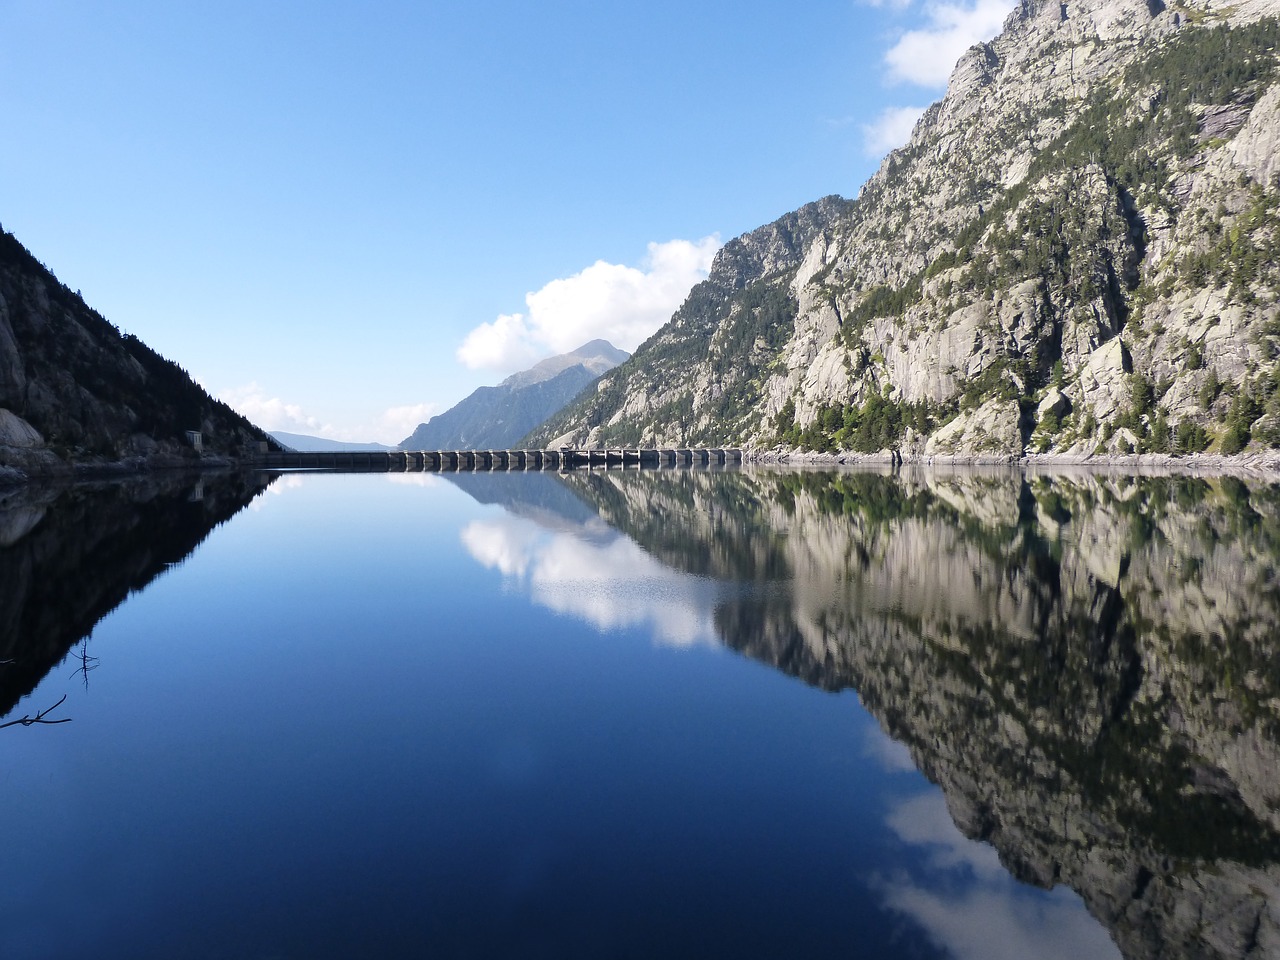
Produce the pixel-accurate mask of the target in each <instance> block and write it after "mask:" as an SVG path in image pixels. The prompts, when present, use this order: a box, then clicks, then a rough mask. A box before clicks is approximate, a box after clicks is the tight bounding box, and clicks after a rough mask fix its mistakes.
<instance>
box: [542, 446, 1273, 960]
mask: <svg viewBox="0 0 1280 960" xmlns="http://www.w3.org/2000/svg"><path fill="white" fill-rule="evenodd" d="M562 479H563V480H564V482H566V483H568V484H570V485H571V486H572V487H573V488H574V489H575V490H577V491H578V492H579V494H580V495H581V496H582V497H583V498H584V499H585V500H587V501H588V502H590V503H593V504H594V505H596V507H597V509H599V511H600V514H601V516H602V517H604V518H605V519H606V520H608V521H609V522H610V523H611V524H612V525H614V526H616V527H618V528H619V529H620V530H622V531H624V532H626V533H627V534H628V535H630V536H631V537H632V538H633V539H635V541H636V542H637V543H639V544H640V545H641V546H642V547H644V548H645V550H646V551H647V552H649V553H651V554H652V555H653V556H655V557H657V558H658V559H660V560H661V561H663V562H664V563H666V564H669V565H671V566H674V567H676V568H678V569H681V570H684V571H687V572H689V573H693V574H696V575H698V576H700V577H713V578H716V579H720V580H725V581H728V582H750V583H755V584H758V585H765V586H767V588H766V589H753V590H751V591H748V592H745V593H743V594H741V595H742V596H748V597H757V598H761V597H763V598H767V599H755V600H742V601H737V600H730V601H727V602H724V603H723V604H721V605H720V606H719V607H718V608H717V610H716V630H717V632H718V634H719V635H720V638H721V639H722V641H723V642H724V643H725V644H726V645H728V646H730V647H732V648H733V649H736V650H738V651H741V652H742V653H744V654H746V655H748V656H751V657H753V658H756V659H758V660H761V661H763V662H766V663H769V664H772V665H774V666H776V667H777V668H779V669H781V670H783V671H785V672H787V673H789V674H792V675H794V676H797V677H799V678H801V679H803V680H805V681H806V682H809V683H812V684H815V685H817V686H820V687H822V688H824V689H832V690H834V689H844V688H852V689H855V690H856V691H857V692H858V695H859V697H860V699H861V700H862V702H863V704H864V705H865V706H866V707H867V708H868V709H869V710H870V711H871V712H872V713H873V714H874V715H875V716H877V717H878V718H879V720H880V722H881V724H882V725H883V727H884V728H885V730H886V731H887V732H888V733H889V734H890V735H891V736H893V737H894V738H895V739H897V740H899V741H901V742H902V743H904V744H906V746H907V747H908V748H909V749H910V751H911V754H912V757H913V759H914V761H915V762H916V764H917V766H919V768H920V769H921V770H922V771H923V772H924V773H925V774H926V775H927V776H929V777H930V779H932V780H934V781H935V782H936V783H938V784H939V785H940V786H941V787H942V789H943V791H944V793H945V795H946V797H947V803H948V807H949V809H950V812H951V814H952V817H953V818H954V820H955V821H956V823H957V825H958V826H959V827H960V828H961V830H962V831H963V832H964V833H966V834H967V835H968V836H970V837H972V838H974V839H981V840H986V841H989V842H990V843H991V844H992V845H994V847H995V848H996V850H997V851H998V852H999V854H1000V857H1001V860H1002V862H1003V863H1004V864H1005V866H1006V867H1008V868H1009V869H1010V870H1011V871H1012V872H1013V873H1014V874H1015V875H1016V876H1018V877H1019V878H1020V879H1023V880H1026V881H1028V882H1031V883H1035V884H1038V885H1042V886H1053V885H1056V884H1067V885H1069V886H1071V887H1072V888H1074V889H1075V890H1077V891H1078V892H1079V893H1080V894H1081V896H1082V897H1083V898H1084V900H1085V903H1086V904H1087V906H1088V908H1089V910H1090V912H1092V913H1093V914H1094V915H1095V916H1096V917H1097V918H1098V919H1099V920H1101V921H1102V922H1103V923H1104V924H1105V925H1106V927H1107V928H1108V930H1109V931H1110V933H1111V935H1112V937H1113V938H1114V940H1115V942H1116V943H1117V945H1118V946H1119V947H1120V948H1121V950H1122V952H1123V953H1124V955H1125V956H1126V957H1130V958H1139V957H1141V958H1148V957H1150V958H1155V957H1197V958H1198V957H1218V958H1227V957H1231V958H1241V957H1267V956H1276V955H1278V954H1280V671H1277V668H1276V665H1275V663H1274V657H1273V655H1272V648H1273V641H1274V638H1275V636H1276V633H1277V630H1278V629H1280V581H1278V580H1277V574H1276V570H1277V558H1278V557H1280V491H1278V490H1277V488H1276V487H1274V486H1265V485H1255V486H1252V487H1250V486H1249V485H1246V484H1245V483H1243V482H1241V481H1238V480H1234V479H1231V478H1225V479H1215V480H1211V481H1206V480H1202V479H1198V478H1187V477H1179V478H1155V479H1152V478H1145V479H1144V478H1135V477H1130V476H1126V477H1106V476H1080V477H1054V478H1048V477H1037V476H1034V475H1025V474H1023V473H1021V472H1016V471H1015V472H999V473H997V472H992V473H990V474H988V475H986V476H973V475H955V474H946V473H937V472H923V471H921V472H914V473H906V474H903V475H901V476H880V475H874V474H865V473H853V474H850V473H842V474H836V475H828V474H822V473H805V474H794V473H793V474H774V473H770V472H767V471H766V472H759V473H755V472H743V473H736V474H735V473H731V474H722V475H711V474H706V473H701V474H700V473H693V472H681V473H677V474H669V473H656V472H655V473H627V474H623V473H621V472H614V473H606V474H601V473H596V474H593V475H588V474H571V475H568V476H566V477H564V478H562ZM940 584H945V585H946V588H945V589H939V585H940ZM730 593H731V594H732V593H733V591H730Z"/></svg>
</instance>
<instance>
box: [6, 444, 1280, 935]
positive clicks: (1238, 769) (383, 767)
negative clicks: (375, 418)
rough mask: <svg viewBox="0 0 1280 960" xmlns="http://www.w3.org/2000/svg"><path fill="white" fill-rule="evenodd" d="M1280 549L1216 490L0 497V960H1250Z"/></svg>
mask: <svg viewBox="0 0 1280 960" xmlns="http://www.w3.org/2000/svg"><path fill="white" fill-rule="evenodd" d="M1278 557H1280V487H1277V486H1273V485H1268V484H1264V483H1256V482H1245V481H1241V480H1238V479H1234V478H1210V479H1201V478H1194V477H1172V478H1137V477H1127V476H1101V475H1089V474H1083V473H1080V474H1072V475H1060V476H1035V475H1028V474H1024V473H1022V472H1018V471H1013V470H993V471H985V472H928V471H920V470H906V471H900V472H898V473H895V474H888V473H883V474H882V473H875V472H856V471H844V472H824V471H817V470H781V469H779V470H766V469H751V468H743V469H741V470H737V469H733V470H706V469H702V470H683V469H682V470H643V471H641V470H633V469H632V470H625V471H624V470H608V471H604V470H595V471H585V470H579V471H572V472H568V473H564V474H555V473H551V472H546V473H528V474H524V473H492V474H489V473H474V474H468V473H458V474H362V475H337V474H313V473H307V474H303V473H293V474H284V475H280V476H268V475H246V476H229V477H223V478H215V477H205V478H203V479H199V478H181V477H172V478H155V479H149V480H137V481H132V482H128V483H120V484H100V485H93V486H77V487H69V488H60V489H54V488H27V489H21V490H16V491H14V490H11V491H7V492H5V493H4V495H3V496H0V661H3V662H0V709H3V710H5V711H6V713H5V715H4V717H3V718H2V720H0V722H4V723H7V724H10V725H9V726H6V727H4V728H2V729H0V777H2V780H0V825H2V826H0V844H2V845H3V849H4V851H5V858H4V876H5V879H4V896H3V897H2V898H0V956H3V957H6V958H72V957H94V958H117V957H119V958H125V957H128V958H150V957H156V958H159V957H164V958H294V957H297V958H316V957H335V958H336V957H343V958H347V957H375V956H377V957H386V956H423V957H555V958H567V957H637V958H639V957H685V956H687V957H734V958H754V957H782V956H794V957H806V958H817V957H872V958H874V957H895V958H897V957H904V958H916V957H918V958H934V957H955V958H964V960H968V958H974V960H977V958H1001V957H1008V958H1015V957H1016V958H1023V960H1027V958H1032V960H1034V958H1069V957H1090V958H1093V957H1121V956H1123V957H1130V958H1133V957H1184V956H1185V957H1260V956H1275V955H1277V954H1280V658H1278V657H1277V656H1276V652H1277V644H1278V643H1280V637H1278V631H1277V624H1278V623H1280V573H1278V572H1277V571H1278V570H1280V564H1278V563H1277V559H1278ZM64 697H65V699H62V698H64ZM37 717H38V718H39V719H40V720H41V721H42V722H38V723H32V724H30V725H23V724H21V723H14V721H17V720H20V719H22V718H26V719H27V720H32V719H35V718H37ZM58 720H67V721H68V722H62V723H57V722H53V721H58Z"/></svg>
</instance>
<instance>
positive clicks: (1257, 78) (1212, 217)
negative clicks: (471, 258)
mask: <svg viewBox="0 0 1280 960" xmlns="http://www.w3.org/2000/svg"><path fill="white" fill-rule="evenodd" d="M1277 15H1280V0H1248V2H1245V3H1241V4H1238V5H1236V6H1234V7H1221V8H1219V7H1218V6H1217V5H1216V4H1210V3H1208V2H1204V0H1187V2H1185V3H1180V4H1178V5H1174V6H1169V7H1165V6H1164V5H1163V4H1162V3H1161V2H1160V0H1150V2H1146V0H1077V2H1067V3H1061V2H1058V0H1053V2H1042V0H1027V2H1024V3H1022V4H1021V5H1020V6H1019V7H1018V8H1017V9H1015V10H1014V11H1013V12H1012V13H1011V14H1010V16H1009V18H1008V20H1007V21H1006V23H1005V27H1004V31H1003V32H1002V33H1001V35H1000V36H999V37H997V38H996V39H995V40H993V41H992V42H990V43H986V44H980V45H978V46H975V47H973V48H972V49H970V50H969V51H968V52H967V53H966V54H965V55H964V57H962V58H961V60H960V62H959V63H958V64H957V66H956V69H955V72H954V73H953V75H952V77H951V81H950V84H949V87H948V90H947V94H946V96H945V97H944V98H943V99H942V100H941V101H940V102H939V103H937V104H935V105H934V106H933V107H931V108H930V109H929V110H928V111H927V112H926V113H925V115H924V116H923V117H922V119H921V120H920V122H919V123H918V124H917V126H916V129H915V131H914V133H913V135H912V137H911V140H910V142H909V143H908V144H907V146H905V147H904V148H902V149H900V150H897V151H894V152H893V153H892V154H890V155H889V157H888V158H886V160H885V162H884V163H883V165H882V166H881V168H880V170H879V171H878V172H877V173H876V174H875V176H873V177H872V178H871V179H870V180H869V181H868V182H867V184H866V185H865V186H864V187H863V189H862V191H861V193H860V195H859V197H858V199H857V200H855V201H853V202H851V203H848V202H843V201H839V200H837V199H830V200H827V201H823V202H822V203H821V204H819V205H816V206H815V207H813V208H806V210H807V211H809V217H810V219H811V220H815V221H816V222H814V223H813V224H812V228H811V229H810V230H809V231H808V232H807V233H806V234H803V235H797V236H796V237H795V241H796V245H795V248H794V249H791V250H789V251H788V255H787V256H785V257H778V258H774V259H772V260H768V261H766V262H760V263H758V264H756V265H754V266H747V267H746V269H744V264H742V263H741V262H739V261H740V258H739V257H738V256H737V251H738V250H740V249H741V248H744V247H745V248H748V249H752V248H755V247H757V246H759V245H760V244H761V243H762V242H763V241H764V238H765V237H767V236H768V235H769V234H770V233H771V232H777V231H780V230H785V229H786V228H787V225H788V224H790V223H792V222H793V221H794V220H795V218H797V217H799V216H801V214H803V211H802V212H801V214H792V215H790V216H789V217H784V218H783V219H782V220H780V221H778V223H776V224H774V225H771V226H770V227H766V228H764V229H763V230H761V231H756V232H755V233H753V234H749V235H747V236H745V237H743V238H740V239H739V240H738V241H734V242H733V243H731V244H729V245H727V246H726V248H725V250H724V251H722V253H721V255H720V257H719V258H718V259H717V261H716V263H715V265H714V266H713V268H712V271H711V276H710V277H709V278H708V280H707V281H705V282H704V283H703V284H701V285H700V286H699V287H696V288H695V289H694V291H693V292H692V293H691V295H690V297H689V299H688V301H687V302H686V303H685V304H684V306H682V307H681V309H680V311H679V312H678V313H677V314H676V315H675V317H673V319H672V321H671V322H670V323H669V324H668V325H667V326H666V327H664V328H663V330H661V331H660V332H659V333H658V334H657V335H656V336H655V337H654V338H652V339H651V340H650V341H649V342H648V343H646V344H645V345H643V346H642V347H641V348H640V350H638V351H637V353H636V356H635V357H634V358H633V359H632V361H631V362H630V363H629V364H627V365H626V366H624V367H623V368H622V369H621V370H620V371H619V373H618V374H615V375H614V376H613V377H611V378H610V382H609V383H608V385H607V387H606V386H604V385H602V389H601V390H600V391H599V392H598V393H597V395H596V396H594V397H591V398H587V399H584V400H582V401H580V402H579V403H578V404H576V405H574V407H572V408H570V409H569V410H567V411H566V412H565V415H564V416H562V417H560V418H557V419H556V420H554V421H553V422H552V423H550V424H548V427H547V429H546V430H544V431H543V432H542V434H541V435H540V436H539V439H540V440H544V441H547V442H550V441H552V440H557V441H568V442H573V443H579V444H595V443H617V442H654V443H682V442H689V443H697V442H708V443H742V444H752V445H757V446H770V445H773V444H775V443H781V444H784V445H786V446H790V447H805V448H808V449H816V450H857V451H866V452H870V451H876V450H881V449H883V448H895V449H898V450H900V451H902V452H903V453H904V454H907V455H920V456H924V455H944V456H945V455H951V454H957V455H964V456H974V455H983V456H991V457H997V458H1004V457H1012V456H1020V455H1022V454H1023V453H1025V452H1028V451H1033V452H1054V453H1072V454H1076V455H1088V454H1092V453H1095V452H1105V451H1127V450H1143V451H1171V452H1194V451H1199V450H1203V449H1206V448H1210V449H1213V450H1215V451H1220V452H1224V453H1235V452H1239V451H1240V450H1242V449H1245V448H1248V447H1250V446H1252V447H1254V448H1258V447H1264V446H1274V445H1277V444H1280V365H1278V364H1277V356H1278V355H1280V306H1278V299H1280V295H1278V291H1280V161H1278V160H1277V159H1276V157H1277V155H1278V150H1277V148H1278V147H1280V85H1277V84H1276V83H1275V80H1276V78H1277V75H1278V74H1277V40H1278V39H1280V25H1278V24H1277V21H1276V19H1275V18H1276V16H1277ZM673 355H675V356H678V358H679V360H680V370H679V375H678V376H675V375H674V374H675V370H674V369H672V365H671V364H670V363H669V358H670V357H671V356H673Z"/></svg>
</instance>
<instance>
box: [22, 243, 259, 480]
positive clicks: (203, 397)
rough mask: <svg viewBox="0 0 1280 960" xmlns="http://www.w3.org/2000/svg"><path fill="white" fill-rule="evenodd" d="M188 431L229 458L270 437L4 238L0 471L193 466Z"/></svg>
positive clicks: (208, 449) (26, 472) (28, 472)
mask: <svg viewBox="0 0 1280 960" xmlns="http://www.w3.org/2000/svg"><path fill="white" fill-rule="evenodd" d="M189 430H190V431H200V432H201V433H202V439H203V444H204V450H205V452H206V453H211V454H217V455H222V456H234V455H237V454H240V453H242V452H246V451H248V450H249V449H250V448H251V447H252V445H253V444H254V443H256V442H257V441H259V440H265V439H267V437H266V434H265V433H263V432H262V431H260V430H259V429H258V428H256V427H255V426H254V425H253V424H251V423H250V422H249V421H248V420H246V419H245V418H244V417H242V416H240V415H239V414H237V413H236V412H235V411H233V410H232V409H231V408H230V407H228V406H227V405H226V404H224V403H222V402H221V401H218V400H214V399H213V398H212V397H210V396H209V395H208V393H206V392H205V390H204V389H203V388H202V387H200V386H199V385H198V384H196V383H195V382H194V381H193V380H192V379H191V378H190V377H189V376H188V375H187V374H186V372H185V371H184V370H182V368H181V367H179V366H178V365H177V364H175V363H172V362H171V361H169V360H166V359H164V358H163V357H161V356H160V355H159V354H157V353H156V352H155V351H154V350H152V349H151V348H149V347H148V346H147V345H146V344H144V343H142V341H140V340H138V339H137V338H136V337H133V336H130V335H128V334H122V333H121V332H120V331H119V330H118V329H117V328H116V327H115V326H114V325H113V324H111V323H109V322H107V321H106V320H105V319H103V318H102V316H100V315H99V314H98V313H97V312H96V311H94V310H92V309H90V308H89V307H88V306H87V305H86V304H85V302H84V301H83V300H82V299H81V298H80V296H79V294H76V293H73V292H72V291H71V290H69V289H68V288H67V287H66V286H64V285H63V284H62V283H60V282H59V281H58V279H57V278H56V277H54V275H53V274H52V273H50V272H49V270H48V269H47V268H45V267H44V266H43V265H42V264H40V263H39V261H37V260H36V259H35V258H34V257H33V256H32V255H31V254H30V253H28V252H27V250H26V249H25V248H24V247H23V246H22V245H21V244H20V243H19V242H18V241H17V240H15V239H14V238H13V236H12V235H10V234H7V233H5V234H0V474H3V476H5V477H8V478H11V479H13V478H20V477H21V476H23V475H31V474H35V475H38V474H48V473H58V472H64V471H66V470H68V469H69V468H70V464H72V463H76V464H86V463H95V462H96V463H107V462H118V461H122V460H131V459H133V460H144V461H145V460H149V461H153V462H156V461H164V462H176V461H185V460H194V459H197V454H196V452H195V450H194V449H193V448H192V446H191V444H190V442H189V441H188V440H187V436H186V434H187V431H189Z"/></svg>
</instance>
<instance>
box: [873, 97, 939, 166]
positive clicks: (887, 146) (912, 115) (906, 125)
mask: <svg viewBox="0 0 1280 960" xmlns="http://www.w3.org/2000/svg"><path fill="white" fill-rule="evenodd" d="M926 109H927V108H926V107H886V108H885V109H884V110H882V111H880V116H878V117H876V119H875V120H874V121H872V122H871V123H865V124H863V125H862V138H863V147H864V149H865V150H866V152H867V155H868V156H874V157H878V156H880V155H882V154H885V153H888V152H889V151H890V150H892V149H894V148H895V147H900V146H902V145H903V144H904V143H906V142H907V140H908V139H910V137H911V131H912V129H914V127H915V125H916V121H917V120H919V119H920V116H921V114H923V113H924V112H925V110H926Z"/></svg>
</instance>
